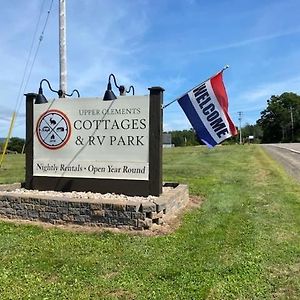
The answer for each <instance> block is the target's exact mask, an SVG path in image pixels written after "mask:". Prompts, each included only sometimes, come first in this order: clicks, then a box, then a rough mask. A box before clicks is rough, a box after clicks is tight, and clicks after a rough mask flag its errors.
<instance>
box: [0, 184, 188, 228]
mask: <svg viewBox="0 0 300 300" xmlns="http://www.w3.org/2000/svg"><path fill="white" fill-rule="evenodd" d="M164 187H168V189H167V191H165V192H163V194H161V196H160V197H158V198H157V199H156V200H154V201H146V202H145V201H143V202H141V201H134V200H130V201H128V200H124V201H123V200H119V199H77V198H58V197H50V196H45V195H38V196H37V195H36V194H32V195H31V194H26V195H25V194H22V193H20V194H16V193H13V194H12V193H9V191H12V190H15V189H16V188H20V185H18V184H13V185H0V217H6V218H9V219H21V220H30V221H42V222H46V223H51V224H58V225H68V224H76V225H83V226H100V227H122V228H132V229H139V230H141V229H149V228H151V226H152V225H153V224H158V225H161V224H163V222H164V219H165V218H167V217H172V215H174V214H176V212H177V211H178V210H179V209H181V208H183V207H185V206H186V205H187V203H188V201H189V194H188V187H187V185H183V184H178V183H165V184H164Z"/></svg>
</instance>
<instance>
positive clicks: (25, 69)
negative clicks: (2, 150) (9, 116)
mask: <svg viewBox="0 0 300 300" xmlns="http://www.w3.org/2000/svg"><path fill="white" fill-rule="evenodd" d="M44 4H45V0H44V1H43V3H42V6H41V9H40V13H39V17H38V21H37V23H36V26H35V30H34V34H33V37H32V41H31V46H30V50H29V53H28V56H27V61H26V64H25V68H24V71H23V77H22V81H21V84H20V87H19V91H18V96H17V102H16V105H15V109H14V111H16V110H17V107H18V105H19V102H20V97H21V91H22V88H23V85H24V81H25V76H26V73H27V68H28V65H29V61H30V57H31V53H32V50H33V46H34V42H35V39H36V35H37V31H38V28H39V24H40V21H41V17H42V12H43V8H44Z"/></svg>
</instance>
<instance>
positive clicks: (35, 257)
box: [0, 145, 300, 299]
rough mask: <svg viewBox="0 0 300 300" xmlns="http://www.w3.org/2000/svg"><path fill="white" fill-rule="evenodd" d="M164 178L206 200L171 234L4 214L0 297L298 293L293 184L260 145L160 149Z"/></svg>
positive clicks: (298, 205) (299, 230) (298, 201)
mask: <svg viewBox="0 0 300 300" xmlns="http://www.w3.org/2000/svg"><path fill="white" fill-rule="evenodd" d="M20 169H22V168H20ZM2 172H3V171H2V170H0V178H1V180H2V178H3V176H4V175H2ZM20 174H21V173H20ZM20 174H19V176H20ZM164 180H165V181H172V182H180V183H187V184H189V188H190V193H191V194H192V195H195V196H199V197H202V198H203V199H204V202H203V204H202V206H201V207H200V208H198V209H194V210H193V211H190V212H188V213H186V214H185V215H184V217H183V220H182V225H181V226H180V227H179V228H178V229H177V230H176V231H175V232H173V233H171V234H168V235H163V236H153V237H149V236H148V237H145V236H141V235H131V234H114V233H110V232H104V233H93V234H86V233H72V232H66V231H62V230H60V229H47V230H46V229H43V228H40V227H37V226H29V225H28V226H25V225H15V224H10V223H6V222H1V223H0V299H299V295H300V280H299V278H300V186H299V183H297V182H295V181H294V180H293V179H291V178H290V177H289V176H288V175H286V173H285V172H284V170H283V169H282V168H281V167H280V166H278V164H277V163H275V162H274V161H273V160H272V159H271V158H270V157H269V156H268V155H267V154H266V153H265V152H264V151H263V149H262V148H261V147H260V146H256V145H249V146H248V145H247V146H246V145H245V146H239V145H234V146H222V147H217V148H215V149H206V148H204V147H185V148H174V149H165V150H164ZM11 182H13V180H11Z"/></svg>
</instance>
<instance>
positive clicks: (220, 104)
mask: <svg viewBox="0 0 300 300" xmlns="http://www.w3.org/2000/svg"><path fill="white" fill-rule="evenodd" d="M222 75H223V70H222V71H221V72H219V73H218V74H217V75H215V76H213V77H211V78H210V79H208V80H207V81H205V82H203V83H201V84H200V85H198V86H196V87H195V88H193V89H192V90H190V91H189V92H188V93H186V94H185V95H183V96H182V97H180V99H179V100H178V102H179V104H180V106H181V108H182V109H183V111H184V112H185V114H186V116H187V118H188V119H189V121H190V123H191V125H192V126H193V128H194V129H195V131H196V133H197V136H198V138H199V139H201V140H202V141H203V142H204V143H205V144H206V145H207V146H208V147H214V146H216V145H217V144H220V143H221V142H222V141H224V140H225V139H227V138H229V137H231V136H234V135H237V130H236V127H235V125H234V123H233V122H232V120H231V119H230V116H229V114H228V98H227V94H226V90H225V86H224V83H223V78H222Z"/></svg>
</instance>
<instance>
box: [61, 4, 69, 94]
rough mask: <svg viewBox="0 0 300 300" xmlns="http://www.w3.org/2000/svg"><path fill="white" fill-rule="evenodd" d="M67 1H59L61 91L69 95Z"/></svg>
mask: <svg viewBox="0 0 300 300" xmlns="http://www.w3.org/2000/svg"><path fill="white" fill-rule="evenodd" d="M66 48H67V45H66V0H59V89H60V90H62V92H63V94H62V97H63V98H64V97H65V94H66V93H67V54H66V52H67V50H66Z"/></svg>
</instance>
